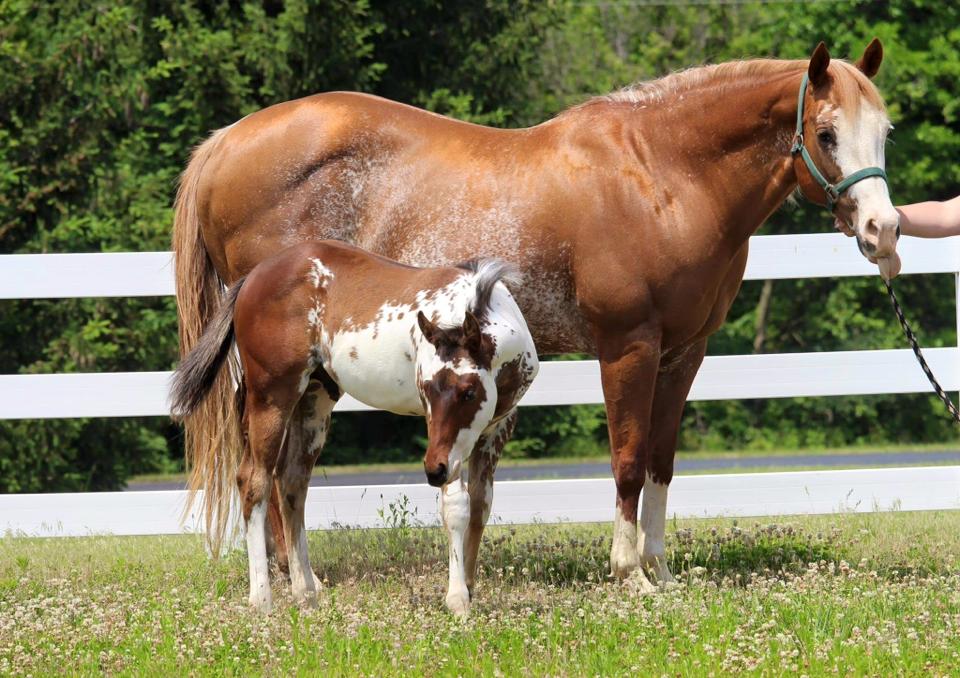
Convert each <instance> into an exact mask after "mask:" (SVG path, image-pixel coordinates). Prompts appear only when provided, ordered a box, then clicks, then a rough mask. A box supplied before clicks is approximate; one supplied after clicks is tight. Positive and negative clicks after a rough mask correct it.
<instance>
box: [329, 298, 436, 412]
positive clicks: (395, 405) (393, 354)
mask: <svg viewBox="0 0 960 678" xmlns="http://www.w3.org/2000/svg"><path fill="white" fill-rule="evenodd" d="M414 317H415V316H414ZM411 327H412V325H411V324H410V323H409V322H397V321H393V322H386V321H380V322H377V323H375V324H371V325H367V326H364V327H362V328H359V329H356V330H348V331H342V332H338V333H337V334H336V335H335V336H334V338H333V343H332V346H331V350H330V366H329V367H330V368H331V371H332V372H333V374H334V375H336V377H335V378H336V381H337V383H338V384H339V385H340V388H341V389H342V390H343V391H344V392H345V393H348V394H349V395H351V396H353V397H354V398H356V399H357V400H359V401H360V402H362V403H365V404H367V405H369V406H370V407H376V408H378V409H381V410H387V411H389V412H395V413H397V414H415V415H422V414H423V413H424V411H423V404H422V403H421V402H420V393H419V390H418V389H417V380H416V348H415V346H414V343H413V339H411V336H410V330H411Z"/></svg>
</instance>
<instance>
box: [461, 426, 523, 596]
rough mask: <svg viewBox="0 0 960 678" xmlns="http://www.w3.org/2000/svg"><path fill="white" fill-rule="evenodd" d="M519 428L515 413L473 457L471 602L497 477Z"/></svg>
mask: <svg viewBox="0 0 960 678" xmlns="http://www.w3.org/2000/svg"><path fill="white" fill-rule="evenodd" d="M516 424H517V410H516V409H514V410H513V411H511V412H510V413H509V414H507V415H506V416H505V417H504V418H503V419H501V420H500V421H498V422H497V423H496V424H494V425H493V426H491V427H490V428H489V429H488V430H486V431H484V433H483V435H482V436H480V439H479V440H478V441H477V444H476V446H475V447H474V448H473V453H472V454H471V455H470V478H469V483H468V484H467V489H468V492H469V493H470V526H469V527H468V528H467V538H466V543H465V546H464V552H465V553H464V558H465V569H466V576H467V590H468V591H469V593H470V598H471V599H472V598H473V591H474V587H475V585H476V580H477V553H478V552H479V550H480V541H481V539H482V538H483V529H484V527H486V525H487V520H488V519H489V518H490V506H491V505H492V504H493V474H494V471H496V469H497V462H498V461H500V454H501V453H502V452H503V447H504V445H506V444H507V442H508V441H509V440H510V436H512V435H513V429H514V426H516Z"/></svg>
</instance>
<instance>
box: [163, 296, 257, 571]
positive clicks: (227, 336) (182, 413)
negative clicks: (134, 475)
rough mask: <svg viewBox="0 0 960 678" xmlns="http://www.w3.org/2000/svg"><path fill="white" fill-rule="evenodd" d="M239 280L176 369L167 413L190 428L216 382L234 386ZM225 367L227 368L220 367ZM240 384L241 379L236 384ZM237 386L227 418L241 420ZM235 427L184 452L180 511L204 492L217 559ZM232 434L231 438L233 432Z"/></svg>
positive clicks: (232, 472)
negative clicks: (232, 360)
mask: <svg viewBox="0 0 960 678" xmlns="http://www.w3.org/2000/svg"><path fill="white" fill-rule="evenodd" d="M243 281H244V279H243V278H241V279H240V280H238V281H237V282H236V283H234V284H233V286H232V287H231V288H230V289H229V290H227V293H226V294H225V295H224V297H223V301H222V302H221V304H220V308H219V309H217V313H216V315H214V317H213V318H212V319H211V321H210V323H209V324H208V325H207V327H206V329H205V330H204V331H203V334H202V335H201V336H200V340H199V341H197V344H196V346H194V347H193V350H192V351H190V353H188V354H187V356H186V357H185V358H184V359H183V360H182V361H181V362H180V366H179V367H178V368H177V371H176V372H174V373H173V378H172V380H171V385H170V411H171V412H172V413H173V416H174V417H175V418H177V419H182V420H183V421H184V423H185V424H186V425H187V429H188V430H189V429H190V426H191V423H193V422H194V421H195V419H196V417H200V416H204V415H206V414H207V413H206V411H205V410H204V405H205V404H206V402H207V401H208V400H209V399H210V398H211V397H213V396H214V395H216V394H217V393H216V388H217V386H218V385H219V383H221V382H223V381H225V380H226V381H227V382H228V383H230V384H231V388H233V386H232V375H231V369H229V367H230V366H229V365H226V364H225V363H227V361H228V359H229V358H230V357H231V356H230V354H231V351H232V349H233V342H234V332H233V311H234V307H235V306H236V304H237V296H238V295H239V293H240V288H241V287H242V286H243ZM224 368H226V369H224ZM233 372H235V373H236V374H239V366H238V365H236V364H234V370H233ZM238 381H242V380H239V379H238ZM238 386H239V388H237V393H236V396H235V397H233V398H231V399H230V403H229V406H230V409H231V411H230V413H229V414H230V416H231V418H232V419H233V420H234V421H239V420H240V418H241V417H242V416H243V384H242V383H240V384H239V385H238ZM239 431H240V429H239V426H234V427H231V428H230V429H229V430H228V431H227V430H225V431H221V432H219V433H218V434H217V435H216V436H215V437H213V438H211V439H207V440H196V439H194V441H193V442H194V447H193V448H192V451H193V453H194V454H193V455H192V456H191V455H190V453H189V452H190V450H191V448H188V457H187V459H188V461H189V462H190V469H189V470H190V480H189V483H188V489H189V494H188V496H187V505H186V508H185V509H184V516H186V515H187V514H188V513H189V511H190V508H191V507H192V506H193V502H194V500H195V499H196V493H197V490H203V514H204V524H205V527H206V535H207V543H208V544H209V546H210V552H211V553H212V554H214V555H215V556H216V555H218V554H219V553H220V548H221V545H222V544H223V539H224V536H225V535H226V531H227V523H228V520H229V517H230V504H231V500H232V498H233V496H234V493H233V490H234V488H235V487H236V483H235V482H234V479H235V478H236V472H237V466H238V465H239V463H240V455H241V454H242V452H243V441H242V439H241V437H240V435H239ZM234 432H235V434H234V435H233V436H231V435H230V434H231V433H234Z"/></svg>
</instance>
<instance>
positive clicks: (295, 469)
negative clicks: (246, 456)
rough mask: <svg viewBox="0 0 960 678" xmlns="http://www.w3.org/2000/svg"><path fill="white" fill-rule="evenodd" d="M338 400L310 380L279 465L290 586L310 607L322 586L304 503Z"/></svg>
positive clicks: (298, 407) (289, 428)
mask: <svg viewBox="0 0 960 678" xmlns="http://www.w3.org/2000/svg"><path fill="white" fill-rule="evenodd" d="M335 403H336V401H335V400H333V399H332V398H331V397H330V395H329V394H328V393H327V391H326V389H325V388H324V387H323V385H321V383H320V382H319V381H311V382H310V386H309V387H308V388H307V390H306V392H305V393H304V394H303V396H302V398H301V400H300V403H299V404H298V405H297V408H296V410H295V411H294V414H293V416H292V417H291V418H290V423H289V424H288V437H287V445H286V449H285V453H284V456H283V457H282V459H281V461H280V465H279V467H278V469H277V484H278V486H279V489H280V506H281V510H282V512H283V534H284V540H285V541H286V543H287V547H288V553H289V556H290V560H289V562H290V587H291V590H292V593H293V598H294V600H296V601H297V602H299V603H301V604H303V605H306V606H308V607H316V605H317V591H318V589H319V587H318V582H317V579H316V575H315V574H314V573H313V569H312V568H311V567H310V558H309V555H308V553H307V531H306V526H305V525H304V506H305V504H306V500H307V491H308V490H309V488H310V478H311V476H312V475H313V467H314V464H316V461H317V457H318V456H319V455H320V451H321V450H322V449H323V444H324V443H325V442H326V439H327V431H328V430H329V428H330V413H331V412H332V411H333V406H334V404H335Z"/></svg>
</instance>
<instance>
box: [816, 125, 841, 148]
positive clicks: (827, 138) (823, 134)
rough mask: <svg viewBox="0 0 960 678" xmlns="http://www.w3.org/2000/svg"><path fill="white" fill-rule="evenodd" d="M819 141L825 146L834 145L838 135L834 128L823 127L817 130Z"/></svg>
mask: <svg viewBox="0 0 960 678" xmlns="http://www.w3.org/2000/svg"><path fill="white" fill-rule="evenodd" d="M817 141H819V142H820V143H821V144H823V145H824V146H832V145H833V144H835V143H837V135H836V134H834V133H833V130H832V129H822V130H820V131H819V132H817Z"/></svg>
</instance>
